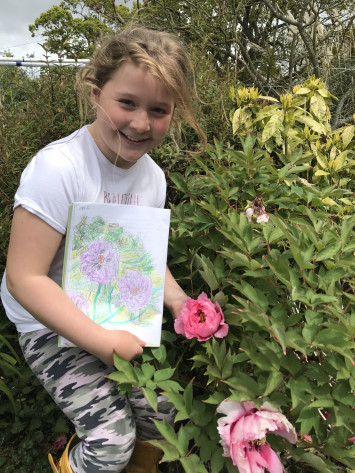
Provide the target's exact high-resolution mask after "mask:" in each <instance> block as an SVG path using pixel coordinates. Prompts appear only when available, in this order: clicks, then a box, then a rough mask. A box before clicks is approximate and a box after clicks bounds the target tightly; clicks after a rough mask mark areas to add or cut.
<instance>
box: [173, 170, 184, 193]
mask: <svg viewBox="0 0 355 473" xmlns="http://www.w3.org/2000/svg"><path fill="white" fill-rule="evenodd" d="M169 177H170V179H171V180H172V181H173V183H174V184H175V187H176V188H177V189H178V190H179V191H181V192H187V190H188V188H187V184H186V180H185V178H184V176H183V175H182V174H180V173H179V172H171V173H169Z"/></svg>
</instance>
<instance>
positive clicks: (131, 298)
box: [118, 269, 153, 312]
mask: <svg viewBox="0 0 355 473" xmlns="http://www.w3.org/2000/svg"><path fill="white" fill-rule="evenodd" d="M152 287H153V283H152V280H151V279H150V277H149V276H146V275H144V274H142V273H141V272H140V271H138V270H131V269H130V270H128V271H127V272H126V273H125V275H124V276H123V277H122V278H121V279H120V280H119V282H118V291H119V295H120V301H121V303H122V304H123V305H125V306H126V307H127V309H129V310H131V311H133V312H136V311H139V310H140V309H141V308H142V307H144V306H145V305H146V304H147V303H148V302H149V300H150V298H151V296H152Z"/></svg>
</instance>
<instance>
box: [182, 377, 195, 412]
mask: <svg viewBox="0 0 355 473" xmlns="http://www.w3.org/2000/svg"><path fill="white" fill-rule="evenodd" d="M193 381H194V380H193V379H192V380H191V381H190V382H189V384H188V385H187V386H186V389H185V391H184V402H185V408H186V411H187V412H188V414H190V412H191V409H192V401H193Z"/></svg>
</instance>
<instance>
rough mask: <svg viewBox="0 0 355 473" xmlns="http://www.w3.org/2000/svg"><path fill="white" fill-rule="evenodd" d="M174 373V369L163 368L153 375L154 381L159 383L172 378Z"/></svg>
mask: <svg viewBox="0 0 355 473" xmlns="http://www.w3.org/2000/svg"><path fill="white" fill-rule="evenodd" d="M174 372H175V368H164V369H162V370H158V371H156V372H155V373H154V381H155V382H156V383H159V382H160V381H166V380H168V379H170V378H171V377H172V375H173V374H174Z"/></svg>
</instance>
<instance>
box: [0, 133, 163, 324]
mask: <svg viewBox="0 0 355 473" xmlns="http://www.w3.org/2000/svg"><path fill="white" fill-rule="evenodd" d="M165 198H166V180H165V176H164V173H163V171H162V170H161V169H160V167H159V166H158V165H157V164H156V163H155V162H154V161H153V160H152V159H151V158H150V156H148V155H147V154H145V155H144V156H142V157H141V158H140V159H139V160H138V161H137V162H136V163H135V164H134V165H133V166H132V167H131V168H130V169H121V168H118V167H116V166H114V165H113V164H112V163H111V162H110V161H109V160H108V159H107V158H106V157H105V156H104V155H103V154H102V153H101V151H100V150H99V148H98V147H97V145H96V143H95V141H94V140H93V138H92V136H91V134H90V132H89V130H88V128H87V127H83V128H81V129H80V130H78V131H76V132H74V133H72V134H71V135H70V136H68V137H66V138H62V139H61V140H58V141H55V142H54V143H51V144H50V145H48V146H46V147H45V148H43V149H42V150H41V151H39V153H38V154H37V155H36V156H35V157H34V158H33V159H32V160H31V162H30V163H29V165H28V166H27V167H26V169H25V170H24V171H23V173H22V176H21V181H20V186H19V188H18V189H17V192H16V194H15V203H14V208H16V207H18V206H19V205H21V206H22V207H24V208H25V209H26V210H28V211H29V212H32V213H33V214H35V215H37V216H38V217H40V218H41V219H42V220H44V221H45V222H46V223H48V224H49V225H50V226H51V227H53V228H55V229H56V230H57V231H58V232H60V233H61V234H62V235H63V239H62V242H61V245H60V247H59V250H58V252H57V254H56V255H55V257H54V260H53V262H52V265H51V267H50V270H49V273H48V275H49V277H50V278H51V279H53V280H54V281H55V282H56V283H57V284H59V285H60V284H61V279H62V269H63V256H64V247H65V233H66V227H67V221H68V209H69V205H70V204H71V203H72V202H93V203H111V204H113V203H117V204H126V205H143V206H146V207H161V208H163V207H164V205H165ZM1 299H2V303H3V305H4V308H5V311H6V314H7V316H8V318H9V319H10V320H11V321H12V322H14V323H15V324H16V328H17V330H18V331H19V332H32V331H34V330H40V329H42V328H44V325H42V324H41V323H40V322H38V321H37V320H36V319H35V318H34V317H32V315H31V314H30V313H29V312H27V311H26V310H25V309H24V308H23V307H22V306H21V305H20V304H19V303H18V302H17V301H16V300H15V299H14V298H13V297H12V296H11V294H10V293H9V291H8V289H7V286H6V280H5V275H4V277H3V280H2V284H1Z"/></svg>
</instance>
